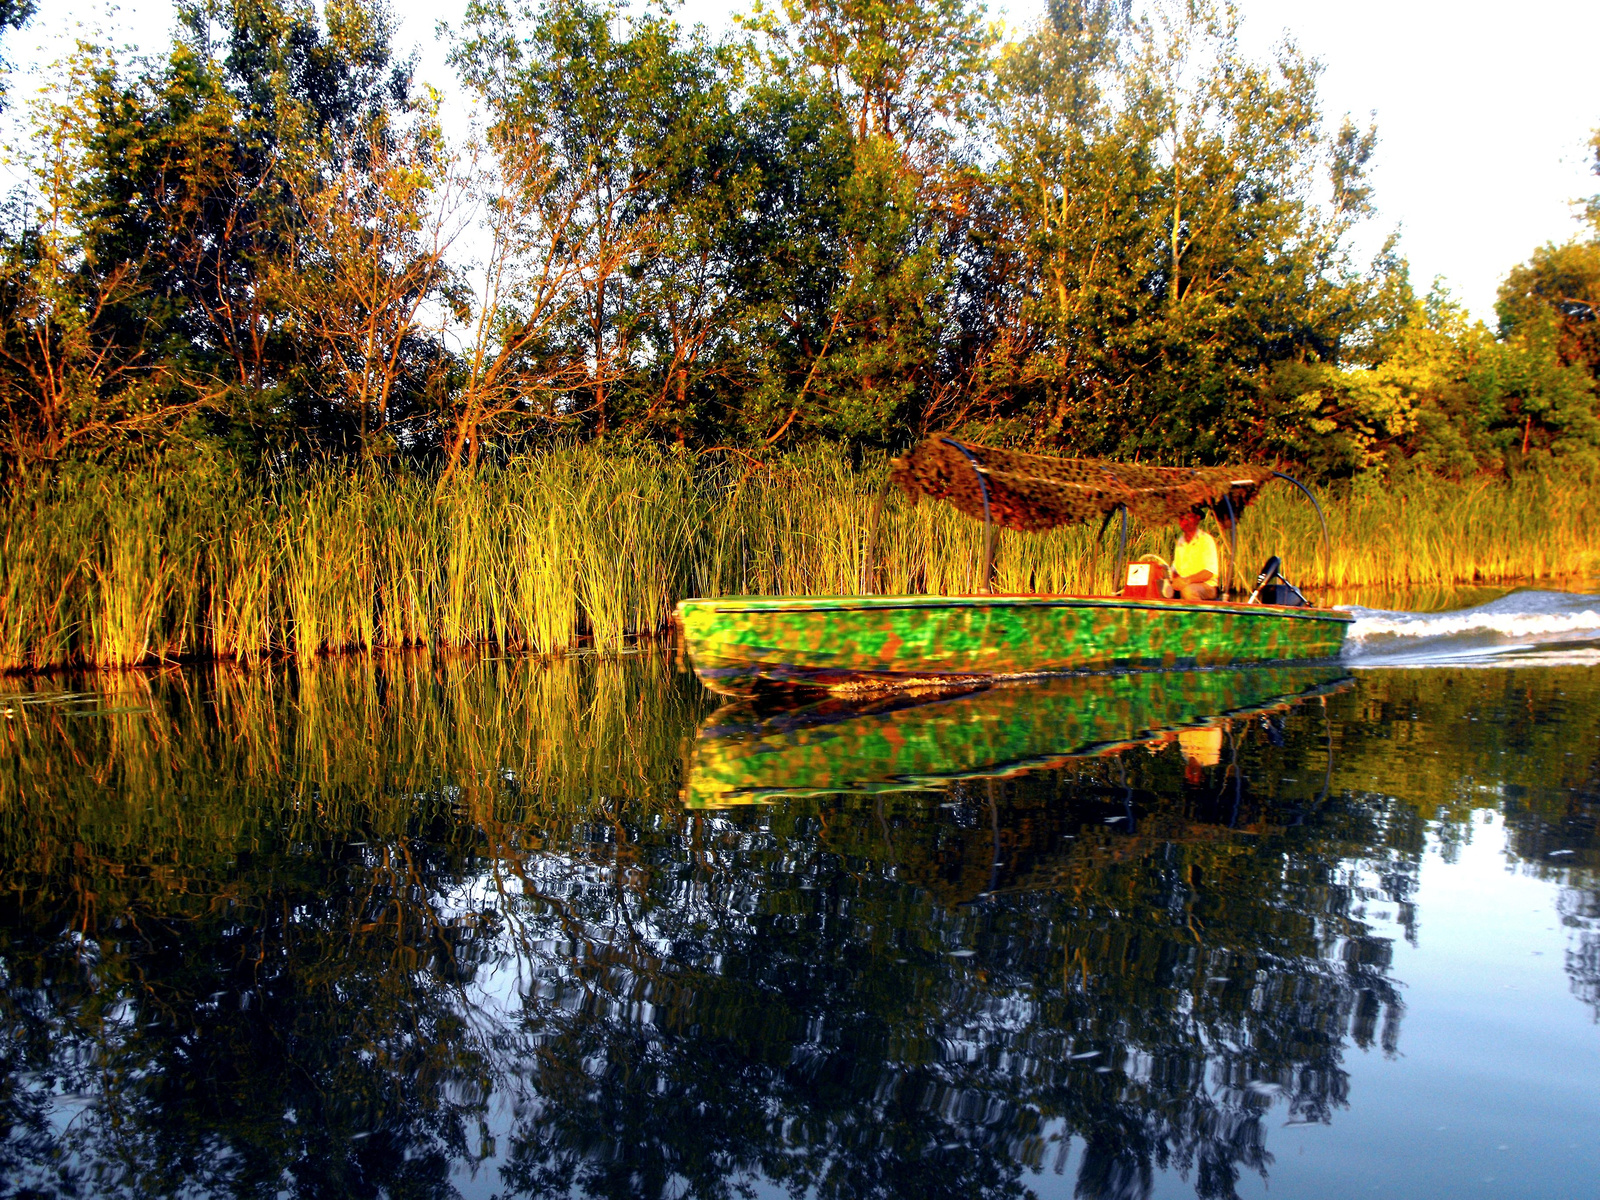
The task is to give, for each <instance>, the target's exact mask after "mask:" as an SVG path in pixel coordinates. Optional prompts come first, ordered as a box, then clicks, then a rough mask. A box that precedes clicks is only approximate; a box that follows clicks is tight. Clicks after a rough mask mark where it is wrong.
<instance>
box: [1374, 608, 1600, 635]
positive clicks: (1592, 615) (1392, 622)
mask: <svg viewBox="0 0 1600 1200" xmlns="http://www.w3.org/2000/svg"><path fill="white" fill-rule="evenodd" d="M1476 631H1483V632H1486V633H1498V634H1501V635H1502V636H1504V637H1509V638H1526V637H1539V636H1542V635H1546V634H1552V633H1579V632H1584V631H1600V610H1596V609H1592V608H1588V609H1585V610H1584V611H1583V612H1579V613H1572V614H1570V615H1568V616H1548V615H1545V614H1543V613H1514V614H1513V613H1506V614H1503V615H1502V614H1487V613H1474V612H1463V613H1404V614H1399V615H1396V616H1382V617H1357V618H1356V622H1355V624H1354V625H1352V626H1351V627H1350V639H1351V640H1352V641H1357V642H1364V641H1368V640H1369V639H1371V638H1375V637H1381V636H1382V635H1384V634H1392V635H1396V636H1400V637H1444V636H1446V635H1448V634H1453V633H1472V632H1476Z"/></svg>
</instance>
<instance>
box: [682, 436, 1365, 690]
mask: <svg viewBox="0 0 1600 1200" xmlns="http://www.w3.org/2000/svg"><path fill="white" fill-rule="evenodd" d="M1275 476H1277V472H1274V471H1273V470H1271V469H1270V468H1265V467H1211V468H1194V469H1188V468H1181V469H1180V468H1158V467H1140V466H1128V465H1125V464H1110V463H1101V462H1096V461H1092V460H1066V459H1051V458H1044V457H1041V456H1038V455H1031V454H1018V453H1013V452H1010V451H1003V450H994V449H990V448H987V447H982V446H966V445H963V444H961V443H959V442H957V441H955V440H954V439H951V438H930V439H928V441H926V442H924V443H923V444H922V445H921V446H918V447H917V448H916V450H915V451H913V452H912V453H911V454H910V455H909V456H907V457H906V458H905V459H897V460H896V461H895V465H894V470H893V472H892V473H891V476H890V478H891V480H893V481H894V482H895V483H898V484H899V485H900V486H901V487H902V488H903V489H904V490H905V491H906V492H907V494H908V495H910V496H911V498H912V499H913V500H915V499H916V498H917V497H918V496H919V495H926V496H931V497H934V498H937V499H942V500H947V501H949V502H950V503H951V504H953V505H954V506H955V507H956V508H958V509H960V510H961V511H962V512H965V513H967V514H968V515H969V516H974V517H978V518H980V519H982V520H983V521H984V523H985V538H984V545H985V563H984V567H983V570H982V573H981V575H980V578H981V579H982V580H984V581H986V582H987V581H988V580H989V579H990V578H991V577H992V572H993V545H994V542H993V528H994V526H995V525H997V524H998V525H1003V526H1006V527H1008V528H1012V529H1018V530H1024V531H1039V530H1045V529H1051V528H1054V527H1056V526H1059V525H1066V524H1072V523H1075V522H1081V521H1086V520H1090V519H1094V518H1098V517H1102V516H1103V517H1104V518H1105V520H1107V521H1109V520H1110V518H1111V517H1112V516H1113V515H1115V514H1117V513H1119V512H1120V513H1121V514H1122V516H1123V522H1124V524H1123V532H1124V536H1125V535H1126V521H1127V515H1128V514H1129V513H1130V512H1131V513H1132V514H1133V515H1134V516H1136V517H1139V518H1140V519H1142V520H1144V521H1146V522H1147V523H1150V524H1163V523H1168V522H1171V521H1174V520H1176V519H1177V516H1178V515H1179V514H1181V513H1184V512H1188V511H1190V510H1194V509H1201V508H1208V509H1210V510H1211V511H1213V512H1214V513H1216V514H1217V516H1218V518H1219V520H1221V521H1222V522H1223V523H1224V527H1225V528H1228V529H1232V528H1233V525H1234V520H1235V518H1236V517H1237V515H1238V513H1239V512H1240V510H1242V509H1243V508H1244V506H1245V505H1247V504H1249V503H1250V501H1251V500H1252V499H1253V498H1254V497H1255V495H1256V493H1257V492H1258V491H1259V490H1260V488H1261V487H1262V486H1263V485H1264V484H1266V483H1269V482H1271V480H1272V479H1273V478H1274V477H1275ZM1282 478H1288V477H1287V476H1282ZM1102 528H1103V527H1102ZM871 537H872V534H871V532H870V531H869V533H868V543H869V544H868V548H869V550H870V542H871ZM1119 558H1120V555H1119ZM1277 565H1278V560H1277V559H1276V558H1274V559H1272V560H1271V562H1270V564H1269V567H1268V569H1267V570H1266V571H1265V572H1264V573H1263V576H1262V580H1261V583H1263V584H1268V585H1271V584H1272V583H1273V580H1274V578H1276V577H1277V576H1276V569H1277ZM1262 594H1265V595H1271V596H1273V597H1274V598H1276V597H1278V596H1279V595H1282V596H1284V597H1285V598H1286V599H1289V598H1292V599H1295V600H1296V601H1297V602H1299V600H1300V598H1299V596H1298V593H1296V592H1294V590H1293V589H1292V588H1289V587H1287V586H1286V585H1283V586H1279V585H1274V586H1272V587H1270V589H1263V588H1260V587H1258V589H1257V595H1262ZM1251 599H1252V600H1254V599H1256V595H1252V597H1251ZM678 618H679V620H680V621H681V623H682V626H683V631H684V637H685V640H686V642H687V644H688V648H689V653H690V656H691V658H692V659H693V662H694V667H695V670H696V672H697V673H698V674H699V675H700V677H701V679H702V680H704V681H705V683H706V685H707V686H708V687H711V688H712V689H714V690H716V691H719V692H723V693H726V694H729V695H735V696H742V695H753V694H756V693H758V692H760V691H762V690H764V689H769V688H774V687H778V688H785V687H808V688H826V689H830V690H834V691H840V692H857V693H861V692H868V691H873V690H884V689H887V688H907V687H915V686H923V687H927V686H936V687H937V686H952V685H960V684H961V683H963V682H977V681H984V680H993V679H1002V678H1008V677H1012V678H1014V677H1023V676H1029V675H1041V674H1051V673H1066V672H1072V671H1091V670H1107V669H1114V670H1127V669H1144V668H1156V667H1164V668H1174V667H1176V668H1186V667H1212V666H1228V665H1235V664H1241V663H1252V662H1306V661H1321V660H1331V659H1334V658H1337V656H1338V654H1339V647H1340V645H1341V644H1342V643H1343V641H1344V637H1345V633H1346V631H1347V630H1348V629H1349V626H1350V623H1351V620H1352V618H1351V617H1350V615H1349V614H1348V613H1342V612H1336V611H1334V610H1331V609H1319V608H1308V607H1303V606H1296V607H1289V606H1287V605H1280V604H1257V603H1245V604H1230V603H1219V602H1206V603H1187V602H1184V601H1181V600H1164V599H1161V598H1160V597H1159V596H1145V595H1139V596H1137V597H1136V596H1134V595H1132V594H1131V593H1130V594H1125V595H1120V596H1034V595H1027V596H996V595H989V594H984V595H976V596H877V595H862V596H798V597H771V596H730V597H723V598H721V599H698V600H685V601H683V602H682V603H680V604H679V605H678Z"/></svg>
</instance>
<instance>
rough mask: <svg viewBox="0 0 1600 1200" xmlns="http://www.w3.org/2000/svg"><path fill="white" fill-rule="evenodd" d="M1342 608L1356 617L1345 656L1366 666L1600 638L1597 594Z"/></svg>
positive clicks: (1472, 655)
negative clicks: (1419, 608) (1471, 604)
mask: <svg viewBox="0 0 1600 1200" xmlns="http://www.w3.org/2000/svg"><path fill="white" fill-rule="evenodd" d="M1346 611H1348V612H1350V613H1352V614H1353V615H1354V616H1355V618H1356V620H1355V623H1354V624H1353V625H1352V626H1351V628H1350V634H1349V638H1348V640H1347V641H1346V643H1345V651H1344V657H1345V659H1346V660H1347V661H1352V662H1361V663H1363V664H1367V665H1375V664H1376V663H1377V662H1380V661H1381V662H1417V661H1427V662H1439V661H1450V660H1454V661H1461V660H1463V659H1483V658H1486V657H1489V658H1493V657H1502V656H1508V655H1516V654H1519V653H1525V652H1526V651H1527V650H1528V649H1529V648H1532V647H1539V648H1541V649H1549V648H1551V647H1555V646H1562V645H1568V646H1576V645H1581V644H1583V643H1588V642H1594V641H1596V640H1597V639H1600V597H1597V596H1584V595H1572V594H1570V593H1565V592H1540V591H1522V592H1512V593H1511V594H1510V595H1507V596H1502V597H1500V598H1499V599H1498V600H1493V601H1491V602H1489V603H1488V604H1482V605H1479V606H1478V607H1476V608H1468V609H1458V610H1456V611H1454V612H1437V613H1416V612H1391V611H1385V610H1382V609H1367V608H1360V607H1355V606H1352V607H1350V608H1348V609H1347V610H1346Z"/></svg>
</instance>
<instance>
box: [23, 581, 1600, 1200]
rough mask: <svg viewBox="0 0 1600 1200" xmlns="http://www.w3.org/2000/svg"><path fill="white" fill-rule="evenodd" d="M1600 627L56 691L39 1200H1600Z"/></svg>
mask: <svg viewBox="0 0 1600 1200" xmlns="http://www.w3.org/2000/svg"><path fill="white" fill-rule="evenodd" d="M1591 609H1593V610H1595V611H1600V601H1597V600H1595V598H1593V597H1570V596H1568V597H1558V598H1553V597H1551V596H1549V595H1545V594H1537V593H1535V594H1530V593H1522V594H1521V598H1520V599H1519V598H1517V597H1515V596H1513V597H1510V598H1491V599H1489V600H1488V601H1487V602H1486V603H1483V604H1480V605H1477V606H1475V608H1474V609H1473V611H1472V612H1471V613H1470V614H1469V615H1467V616H1465V617H1463V616H1450V615H1439V614H1435V615H1432V616H1429V617H1426V618H1421V617H1407V616H1405V615H1403V614H1397V613H1395V612H1383V611H1378V610H1372V611H1363V612H1361V613H1359V619H1360V622H1361V623H1360V624H1358V626H1357V631H1356V632H1357V633H1358V634H1360V635H1361V636H1360V637H1358V638H1357V639H1356V640H1355V641H1354V642H1353V643H1352V655H1351V658H1350V661H1349V662H1348V663H1347V664H1345V665H1343V666H1335V667H1322V668H1296V669H1278V670H1267V671H1262V670H1255V671H1240V672H1226V671H1223V672H1202V673H1196V674H1193V675H1183V674H1152V675H1145V676H1123V677H1101V678H1098V679H1088V680H1059V681H1050V682H1045V683H1042V684H1039V685H1029V686H1027V687H1018V688H1000V689H994V690H992V691H989V692H982V693H974V694H969V695H965V696H959V697H949V698H945V699H943V700H941V701H939V702H937V703H930V704H879V705H876V706H853V707H852V706H843V705H837V704H834V705H830V704H827V703H822V704H817V705H811V706H806V707H804V708H801V709H798V710H790V711H785V712H777V713H774V712H770V711H763V710H756V709H750V708H747V707H740V706H728V707H722V708H719V707H718V705H717V702H716V700H715V698H714V697H711V696H710V695H708V694H707V693H706V692H704V691H703V690H702V689H701V688H700V687H699V686H698V684H696V683H695V681H694V679H693V677H692V676H691V675H689V674H687V673H686V672H685V671H684V670H683V669H682V668H681V665H680V664H679V663H677V662H676V661H675V660H674V658H673V657H672V656H671V655H663V654H655V653H641V654H639V655H636V656H633V657H630V658H627V659H623V660H620V661H619V660H610V661H603V660H596V659H593V658H580V659H574V660H569V661H566V662H562V663H554V664H543V665H541V664H539V663H537V662H533V661H528V660H505V659H496V658H493V657H477V658H474V657H461V658H453V659H437V660H436V659H431V658H429V657H426V656H422V655H412V656H394V657H390V658H386V659H374V660H370V661H369V660H343V661H335V662H330V663H326V664H321V665H318V666H316V667H311V668H306V669H303V670H296V669H294V668H293V667H290V666H279V667H272V668H263V669H259V670H256V671H254V672H248V673H247V672H237V671H231V670H222V669H217V670H186V671H172V672H164V673H159V674H153V675H139V674H126V675H107V676H98V677H88V678H83V679H70V680H69V679H52V680H41V681H29V682H24V681H15V680H13V681H10V682H9V683H8V684H7V685H6V686H7V687H8V688H9V689H10V691H9V692H8V693H7V694H6V696H5V697H4V705H3V707H4V709H5V714H6V715H5V718H4V719H5V722H6V724H5V741H4V743H3V746H4V750H5V761H4V762H3V764H0V1114H3V1115H0V1130H3V1131H4V1137H3V1139H0V1195H4V1196H14V1195H15V1196H22V1195H72V1194H76V1195H101V1194H104V1195H128V1196H133V1195H139V1196H146V1195H186V1196H187V1195H193V1196H211V1195H219V1196H235V1195H237V1196H265V1195H287V1196H307V1197H309V1196H323V1195H328V1196H344V1195H391V1196H428V1197H431V1196H455V1195H460V1196H470V1197H490V1196H505V1197H509V1196H564V1195H574V1196H617V1197H624V1196H627V1197H631V1196H651V1197H657V1196H659V1197H673V1198H676V1197H683V1196H708V1197H722V1196H729V1197H731V1196H736V1195H741V1194H751V1195H757V1196H770V1197H778V1196H789V1195H813V1196H819V1197H830V1198H831V1197H839V1198H844V1197H866V1196H873V1197H901V1196H904V1197H945V1196H950V1197H955V1196H962V1197H965V1196H984V1197H989V1196H999V1197H1003V1196H1020V1195H1025V1194H1028V1193H1032V1194H1034V1195H1038V1196H1041V1197H1046V1196H1048V1197H1068V1196H1071V1197H1142V1196H1160V1197H1169V1196H1170V1197H1192V1196H1204V1197H1214V1196H1228V1195H1238V1196H1266V1195H1279V1196H1297V1197H1298V1196H1311V1197H1320V1196H1333V1197H1344V1196H1368V1195H1372V1196H1404V1197H1419V1198H1427V1197H1463V1196H1468V1197H1480V1196H1481V1197H1520V1196H1526V1197H1541V1198H1543V1197H1583V1198H1591V1197H1595V1196H1596V1195H1600V1185H1597V1184H1596V1179H1597V1178H1600V1172H1597V1170H1596V1168H1597V1167H1600V1153H1597V1151H1596V1148H1595V1147H1596V1145H1597V1142H1596V1138H1595V1133H1596V1130H1597V1127H1600V1024H1597V1021H1600V834H1597V828H1596V818H1597V816H1600V671H1596V670H1594V668H1593V667H1592V666H1589V665H1585V664H1587V663H1588V662H1589V661H1590V660H1589V658H1588V657H1587V656H1589V655H1590V654H1592V652H1593V645H1592V641H1593V639H1594V638H1596V637H1600V627H1597V626H1600V623H1593V622H1591V623H1586V622H1588V621H1589V619H1588V618H1585V617H1583V616H1582V614H1583V613H1584V612H1587V611H1590V610H1591ZM1397 662H1403V663H1406V664H1408V665H1406V666H1403V667H1401V666H1396V665H1394V664H1395V663H1397ZM1371 664H1383V665H1371ZM1419 664H1420V665H1419Z"/></svg>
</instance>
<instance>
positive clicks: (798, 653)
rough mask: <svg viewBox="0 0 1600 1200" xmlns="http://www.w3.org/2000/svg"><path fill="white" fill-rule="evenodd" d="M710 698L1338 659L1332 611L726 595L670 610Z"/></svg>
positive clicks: (1337, 627)
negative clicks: (789, 689)
mask: <svg viewBox="0 0 1600 1200" xmlns="http://www.w3.org/2000/svg"><path fill="white" fill-rule="evenodd" d="M678 617H679V620H680V621H681V622H682V623H683V631H684V638H685V641H686V643H687V645H688V649H689V654H690V657H691V659H692V660H693V662H694V668H695V671H696V672H697V673H698V674H699V676H700V678H701V679H702V680H703V681H704V682H705V684H706V686H708V687H710V688H712V689H713V690H714V691H718V692H722V693H724V694H727V695H732V696H747V695H753V694H756V693H759V692H761V691H763V690H766V689H770V688H775V687H795V686H801V687H807V686H808V687H821V688H829V689H834V690H845V691H867V690H872V689H873V688H879V689H882V688H892V687H905V686H914V685H917V684H924V685H941V684H950V683H957V682H960V681H961V680H985V679H1003V678H1007V677H1016V676H1027V675H1039V674H1052V673H1066V672H1074V671H1107V670H1149V669H1157V668H1187V667H1217V666H1231V665H1236V664H1242V663H1262V662H1296V661H1299V662H1305V661H1319V660H1332V659H1336V658H1337V657H1338V655H1339V647H1340V645H1341V644H1342V643H1343V642H1344V637H1345V633H1346V631H1347V630H1348V628H1349V625H1350V622H1351V620H1352V618H1351V617H1350V615H1349V614H1348V613H1342V612H1336V611H1333V610H1331V609H1317V608H1298V609H1297V608H1279V607H1277V606H1275V605H1261V604H1222V603H1212V604H1191V603H1186V602H1184V601H1175V600H1122V599H1113V598H1105V597H1094V596H1086V597H1078V596H794V597H782V596H730V597H724V598H722V599H717V600H685V601H683V602H681V603H680V604H679V605H678Z"/></svg>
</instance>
